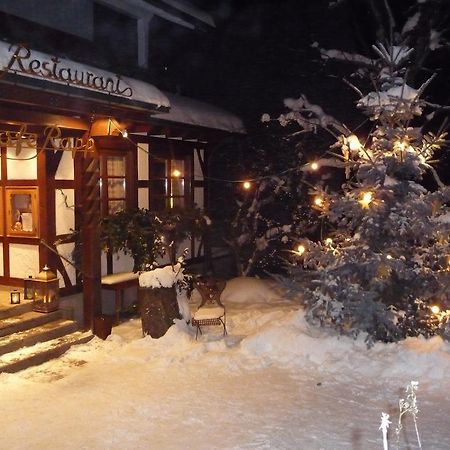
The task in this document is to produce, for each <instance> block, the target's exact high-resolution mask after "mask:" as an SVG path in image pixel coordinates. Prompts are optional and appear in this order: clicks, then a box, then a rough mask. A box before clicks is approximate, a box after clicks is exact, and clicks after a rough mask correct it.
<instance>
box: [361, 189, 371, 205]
mask: <svg viewBox="0 0 450 450" xmlns="http://www.w3.org/2000/svg"><path fill="white" fill-rule="evenodd" d="M372 201H373V193H372V192H370V191H368V192H363V193H362V195H361V199H360V200H359V203H360V205H361V206H362V207H363V208H368V207H369V205H370V204H371V203H372Z"/></svg>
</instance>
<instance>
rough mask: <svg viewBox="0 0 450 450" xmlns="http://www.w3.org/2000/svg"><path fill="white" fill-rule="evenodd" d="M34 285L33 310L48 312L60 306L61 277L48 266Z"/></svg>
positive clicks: (35, 280) (38, 276)
mask: <svg viewBox="0 0 450 450" xmlns="http://www.w3.org/2000/svg"><path fill="white" fill-rule="evenodd" d="M33 287H34V299H33V311H37V312H45V313H47V312H52V311H56V310H57V309H58V308H59V279H58V278H57V276H56V275H55V274H54V273H53V272H52V271H51V270H50V269H49V268H48V267H47V266H44V268H43V269H42V270H41V272H39V274H38V275H37V276H36V278H35V279H34V282H33Z"/></svg>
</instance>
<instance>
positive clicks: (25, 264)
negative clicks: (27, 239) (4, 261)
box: [9, 244, 40, 278]
mask: <svg viewBox="0 0 450 450" xmlns="http://www.w3.org/2000/svg"><path fill="white" fill-rule="evenodd" d="M9 263H10V274H11V277H14V278H28V276H29V275H32V276H33V277H34V276H36V275H37V274H38V273H39V272H40V268H39V246H37V245H27V244H9Z"/></svg>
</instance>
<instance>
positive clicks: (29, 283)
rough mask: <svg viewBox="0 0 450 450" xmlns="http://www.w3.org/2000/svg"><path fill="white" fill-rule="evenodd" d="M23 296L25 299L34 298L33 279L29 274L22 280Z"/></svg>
mask: <svg viewBox="0 0 450 450" xmlns="http://www.w3.org/2000/svg"><path fill="white" fill-rule="evenodd" d="M23 298H24V299H25V300H33V298H34V280H33V277H32V276H31V275H30V276H29V277H28V278H25V279H24V280H23Z"/></svg>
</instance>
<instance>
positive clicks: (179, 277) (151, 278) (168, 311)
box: [138, 262, 185, 338]
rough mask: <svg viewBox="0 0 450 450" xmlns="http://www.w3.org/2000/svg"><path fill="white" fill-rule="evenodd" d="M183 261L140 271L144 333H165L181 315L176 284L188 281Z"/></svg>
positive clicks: (181, 284) (177, 285)
mask: <svg viewBox="0 0 450 450" xmlns="http://www.w3.org/2000/svg"><path fill="white" fill-rule="evenodd" d="M183 269H184V268H183V267H182V263H181V262H179V263H177V264H175V265H171V264H170V265H167V266H165V267H157V268H155V269H152V270H147V271H145V272H141V273H140V274H139V295H138V298H139V312H140V315H141V320H142V334H143V335H144V336H146V335H150V336H151V337H153V338H159V337H161V336H163V335H164V334H165V333H166V331H167V330H168V329H169V327H170V326H171V325H172V324H173V321H174V319H180V318H181V315H180V311H179V308H178V301H177V288H179V289H182V288H183V286H184V283H185V276H184V273H183Z"/></svg>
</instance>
